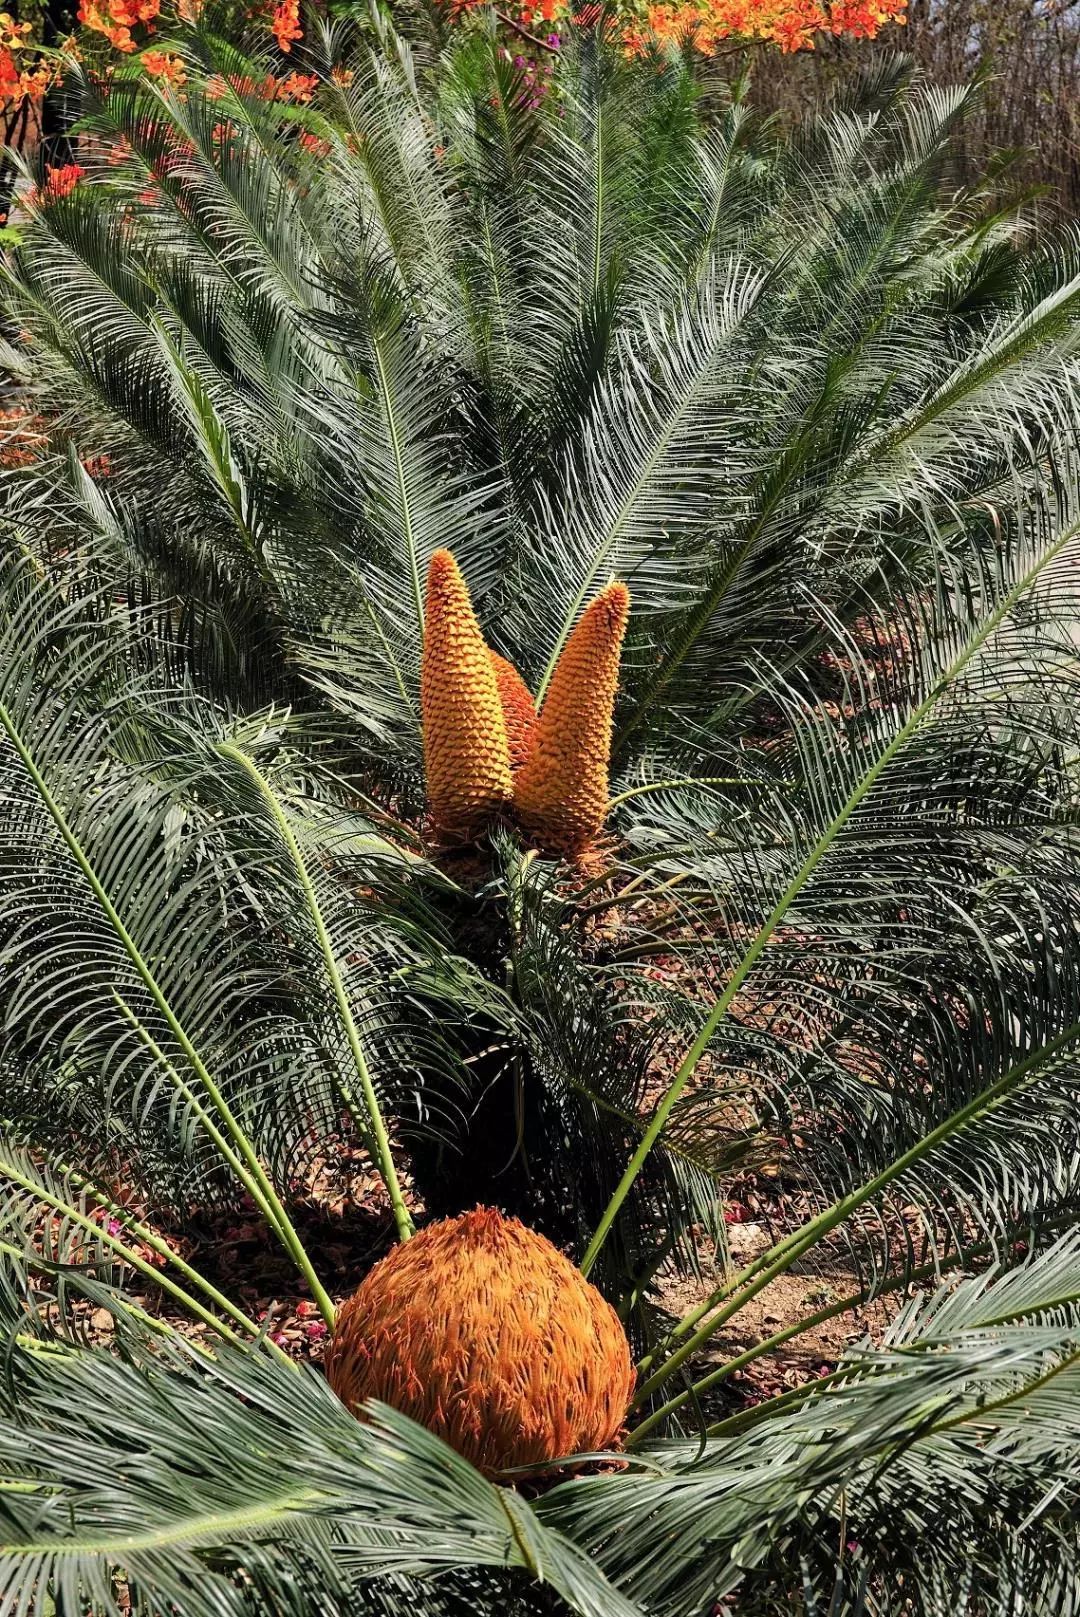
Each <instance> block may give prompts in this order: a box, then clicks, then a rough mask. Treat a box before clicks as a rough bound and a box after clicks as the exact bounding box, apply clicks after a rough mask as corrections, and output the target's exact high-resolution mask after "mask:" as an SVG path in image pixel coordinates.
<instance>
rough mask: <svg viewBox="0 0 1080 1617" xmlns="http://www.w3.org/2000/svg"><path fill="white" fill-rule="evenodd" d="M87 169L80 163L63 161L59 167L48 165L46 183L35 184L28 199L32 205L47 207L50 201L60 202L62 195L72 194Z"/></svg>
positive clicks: (28, 194)
mask: <svg viewBox="0 0 1080 1617" xmlns="http://www.w3.org/2000/svg"><path fill="white" fill-rule="evenodd" d="M85 175H86V170H85V169H84V168H83V167H82V165H81V164H80V163H63V164H61V166H60V167H59V168H52V167H47V168H46V170H45V183H44V184H43V185H40V186H38V185H35V186H34V187H33V189H32V190H31V191H29V192H27V197H26V200H27V201H28V202H29V203H30V204H31V205H35V204H36V205H37V206H38V207H45V206H47V204H48V203H50V202H58V201H59V200H60V198H61V197H66V196H70V195H71V193H72V191H74V189H75V187H76V186H77V185H78V183H79V181H80V180H81V179H83V178H85Z"/></svg>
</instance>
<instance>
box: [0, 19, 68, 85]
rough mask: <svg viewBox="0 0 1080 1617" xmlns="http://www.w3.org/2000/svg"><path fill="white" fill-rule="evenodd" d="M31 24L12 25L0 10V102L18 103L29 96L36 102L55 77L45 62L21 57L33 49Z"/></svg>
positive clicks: (13, 23)
mask: <svg viewBox="0 0 1080 1617" xmlns="http://www.w3.org/2000/svg"><path fill="white" fill-rule="evenodd" d="M32 31H33V25H32V24H31V23H28V22H16V21H15V19H14V17H12V16H11V14H10V13H9V12H7V11H0V101H21V100H22V99H23V97H24V96H30V97H31V99H32V100H35V101H38V100H40V99H41V97H42V96H43V95H44V94H45V92H46V90H47V89H48V88H49V86H50V85H51V84H52V82H53V80H54V79H55V78H56V76H57V70H56V68H55V67H54V66H53V65H51V64H50V63H48V62H42V61H35V60H34V59H33V57H32V56H31V57H30V59H29V62H27V61H26V60H25V59H24V58H25V57H26V55H27V53H29V52H32V51H33V50H34V46H33V43H32V42H31V39H30V34H31V33H32Z"/></svg>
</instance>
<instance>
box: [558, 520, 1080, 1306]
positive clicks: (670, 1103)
mask: <svg viewBox="0 0 1080 1617" xmlns="http://www.w3.org/2000/svg"><path fill="white" fill-rule="evenodd" d="M1078 532H1080V524H1073V525H1071V526H1070V527H1069V528H1067V529H1066V530H1065V532H1064V533H1063V534H1061V536H1060V537H1059V538H1058V539H1057V540H1055V542H1054V543H1053V544H1052V545H1049V546H1047V548H1046V549H1045V550H1044V551H1043V553H1042V555H1041V556H1039V557H1038V559H1037V560H1036V561H1034V562H1033V563H1032V565H1031V566H1030V567H1029V568H1028V569H1027V570H1026V571H1025V572H1024V573H1023V574H1022V576H1021V577H1020V578H1019V579H1018V580H1017V581H1016V583H1015V584H1014V585H1013V587H1012V589H1010V590H1007V591H1006V592H1005V594H1004V595H1003V596H1002V598H1001V600H1000V601H999V602H998V603H997V605H996V607H995V608H994V610H993V611H992V612H990V613H988V614H987V616H986V617H985V618H984V619H983V621H982V622H981V623H980V624H979V625H978V628H977V629H976V630H975V632H974V633H972V634H971V635H970V636H969V638H968V640H967V642H966V644H965V645H964V646H963V647H962V649H961V650H960V651H959V652H958V653H957V655H956V657H955V658H954V659H953V661H952V662H951V663H950V664H949V666H948V667H947V668H946V669H945V670H944V672H943V673H942V674H941V676H940V678H939V679H937V680H936V681H935V682H934V684H933V685H932V686H931V688H930V690H929V691H927V693H926V695H925V696H924V697H923V699H922V701H921V702H919V703H918V704H917V705H916V706H915V707H914V708H913V709H912V711H911V712H910V713H909V714H908V717H907V718H906V719H905V721H904V723H903V724H902V725H901V726H900V728H899V729H898V730H897V732H896V734H895V735H894V736H893V738H892V740H891V741H890V742H889V744H888V746H886V747H884V748H883V749H882V751H881V752H880V753H879V754H878V756H877V758H876V759H875V760H874V762H873V764H872V765H871V766H870V768H869V769H868V770H866V771H865V773H864V774H863V775H862V777H861V778H860V780H859V781H858V782H857V784H856V786H855V787H854V789H853V790H852V791H851V792H850V793H849V794H848V796H847V798H846V799H845V801H844V803H843V804H842V805H841V807H840V809H839V811H838V812H837V814H836V815H835V816H834V817H833V819H832V820H831V821H830V822H829V824H828V825H827V826H826V828H825V830H824V831H823V832H822V834H821V835H820V836H819V837H818V839H817V841H816V842H815V843H814V845H813V847H812V848H811V849H810V851H809V852H808V853H807V855H806V858H805V859H804V860H803V862H802V864H801V865H800V866H799V869H798V870H797V871H796V873H795V875H794V876H793V877H792V879H791V881H790V882H789V883H788V886H787V888H786V889H785V890H784V892H783V893H782V894H781V896H780V898H779V899H778V901H777V903H776V904H775V906H774V907H773V909H772V911H771V913H770V914H769V915H768V917H767V918H766V920H765V921H764V922H763V924H762V926H761V928H760V929H759V931H758V933H757V936H756V937H755V938H754V940H753V942H752V943H751V945H750V947H749V949H748V950H747V951H746V953H745V954H744V955H743V957H742V959H741V960H740V962H739V964H738V966H737V967H736V968H735V971H734V972H733V973H732V975H731V978H730V979H729V981H728V984H727V987H726V988H725V989H724V991H723V993H722V994H721V996H720V998H719V999H718V1000H717V1001H716V1003H715V1004H714V1006H713V1008H712V1010H711V1011H710V1012H709V1015H708V1016H707V1017H706V1019H705V1022H704V1024H703V1025H702V1028H701V1031H700V1032H699V1034H698V1036H697V1038H696V1039H695V1040H694V1042H693V1044H692V1045H691V1047H690V1049H689V1050H688V1051H687V1053H686V1056H685V1057H684V1059H683V1061H682V1063H681V1065H680V1066H679V1069H678V1071H677V1072H676V1074H675V1077H674V1079H673V1080H672V1082H671V1085H670V1087H669V1089H668V1091H667V1094H666V1095H665V1096H664V1098H663V1099H662V1100H661V1101H660V1103H659V1105H658V1106H657V1108H656V1110H655V1112H654V1113H653V1116H652V1120H651V1122H650V1123H649V1127H648V1128H647V1130H646V1131H645V1134H644V1136H643V1137H642V1140H641V1143H640V1145H639V1146H638V1148H637V1150H636V1151H635V1152H634V1155H633V1157H632V1158H631V1160H630V1163H629V1165H628V1166H627V1169H626V1172H625V1173H624V1174H623V1176H622V1179H621V1180H620V1182H619V1184H618V1186H617V1188H616V1190H615V1193H614V1195H613V1196H612V1198H611V1200H610V1202H609V1203H608V1205H607V1207H606V1209H605V1210H604V1214H603V1217H602V1218H601V1220H600V1223H599V1226H598V1227H597V1230H596V1233H595V1235H594V1236H593V1238H592V1240H591V1241H590V1242H589V1245H588V1248H587V1249H586V1252H585V1256H584V1258H583V1259H582V1263H581V1271H582V1273H583V1274H586V1275H587V1274H588V1273H589V1271H590V1269H591V1268H592V1266H593V1264H594V1263H595V1262H596V1259H597V1257H598V1256H599V1254H600V1250H601V1248H602V1247H603V1244H604V1241H605V1240H606V1239H607V1235H608V1232H609V1230H610V1229H611V1226H612V1224H613V1223H614V1222H615V1219H616V1217H617V1216H618V1213H619V1209H620V1208H621V1207H622V1204H623V1202H624V1201H625V1200H626V1198H627V1196H628V1195H629V1194H630V1191H631V1189H632V1188H633V1185H634V1181H635V1180H636V1179H637V1176H638V1174H639V1173H640V1171H641V1166H642V1164H643V1163H644V1161H645V1158H646V1157H647V1156H648V1154H649V1152H650V1151H651V1150H652V1148H653V1146H654V1145H655V1143H656V1141H657V1139H658V1138H659V1136H660V1134H661V1132H662V1131H663V1129H664V1126H665V1124H666V1123H667V1120H668V1118H669V1116H670V1115H671V1112H672V1109H673V1107H674V1106H675V1104H676V1102H677V1101H678V1099H679V1096H680V1095H681V1094H682V1092H683V1090H684V1089H685V1088H686V1085H687V1084H688V1083H689V1081H690V1078H691V1077H692V1076H693V1073H694V1070H695V1068H696V1067H697V1064H698V1062H699V1061H700V1060H701V1057H702V1056H703V1055H704V1053H705V1051H706V1049H707V1048H708V1046H709V1044H710V1042H711V1040H712V1037H713V1034H714V1033H715V1032H716V1029H717V1028H718V1027H719V1025H720V1023H721V1022H722V1021H723V1019H724V1017H725V1016H726V1015H727V1012H728V1010H729V1009H730V1006H731V1004H732V1001H733V1000H734V999H735V996H736V995H737V994H738V992H739V990H740V989H741V987H742V985H743V983H744V982H745V981H746V979H747V977H748V976H749V975H750V973H751V971H752V970H753V969H754V967H755V966H756V964H757V962H758V960H759V958H760V957H761V955H762V954H763V952H764V950H765V948H766V946H767V945H768V943H769V942H770V941H771V939H772V938H773V936H774V934H775V932H776V930H777V928H778V927H779V926H780V925H781V923H782V922H783V920H784V919H785V917H786V916H787V913H788V911H789V910H790V909H791V906H792V905H793V904H794V902H795V900H796V899H797V898H798V896H799V894H800V893H801V892H802V890H803V888H804V887H805V886H806V884H807V883H808V882H809V881H810V879H811V877H812V876H813V875H814V874H815V872H816V871H817V868H818V866H819V865H820V864H821V862H822V860H823V859H824V858H825V856H826V855H827V854H828V852H829V851H830V849H831V848H832V846H833V844H834V842H835V841H836V839H837V837H838V836H839V835H840V833H841V831H842V830H843V829H844V827H845V826H846V825H847V823H848V821H849V820H850V819H851V817H852V815H853V814H854V813H855V812H856V810H857V809H858V808H859V807H860V805H861V804H862V803H863V802H864V800H865V799H866V798H867V797H868V796H869V794H870V792H872V791H873V789H874V787H875V786H876V785H877V783H878V780H879V779H880V778H881V776H882V774H883V773H884V772H885V770H886V769H887V768H888V767H889V765H890V764H891V763H892V761H893V759H894V758H895V757H896V756H897V754H898V753H899V752H900V751H901V749H902V748H903V747H904V746H905V745H906V744H907V742H908V741H909V740H910V738H911V737H912V736H913V735H914V733H915V731H916V730H917V729H918V728H919V726H920V725H921V724H922V722H923V720H924V719H925V718H926V716H927V714H929V713H930V712H931V711H932V710H933V708H934V707H935V706H936V704H937V702H938V701H939V700H940V699H941V697H942V696H943V695H944V693H945V692H946V691H947V690H949V689H950V688H951V687H952V685H953V684H954V683H955V681H956V680H957V679H958V678H959V676H960V675H961V674H962V673H963V671H964V670H965V668H966V667H967V665H968V664H969V663H970V662H971V660H972V658H973V657H974V656H975V655H976V653H977V652H978V651H979V650H980V649H981V647H982V646H983V645H985V643H986V641H987V640H988V639H989V638H990V636H991V635H992V634H993V633H994V632H995V630H997V629H998V628H999V627H1000V625H1001V624H1002V622H1003V621H1004V620H1005V618H1006V617H1007V616H1008V614H1009V612H1011V611H1012V609H1013V607H1014V606H1015V605H1016V603H1017V601H1019V600H1020V598H1021V597H1022V596H1023V595H1024V594H1025V593H1026V592H1027V590H1028V589H1029V588H1030V587H1031V585H1032V584H1033V583H1034V582H1035V580H1036V579H1037V578H1038V577H1039V575H1040V574H1041V573H1042V572H1043V571H1044V570H1045V568H1046V567H1048V566H1049V565H1050V563H1051V562H1052V561H1053V560H1054V559H1055V558H1056V557H1057V556H1059V555H1060V554H1061V552H1062V551H1063V550H1064V549H1065V547H1066V546H1067V545H1069V544H1071V543H1072V541H1073V540H1074V539H1075V538H1076V535H1077V533H1078Z"/></svg>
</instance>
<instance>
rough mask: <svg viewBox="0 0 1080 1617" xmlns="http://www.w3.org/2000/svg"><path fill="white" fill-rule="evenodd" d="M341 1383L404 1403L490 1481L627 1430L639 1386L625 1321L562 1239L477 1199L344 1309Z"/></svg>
mask: <svg viewBox="0 0 1080 1617" xmlns="http://www.w3.org/2000/svg"><path fill="white" fill-rule="evenodd" d="M326 1371H327V1376H328V1379H329V1381H330V1385H331V1387H332V1388H333V1390H334V1391H335V1392H336V1393H337V1395H338V1397H339V1398H340V1399H341V1400H342V1402H343V1403H345V1404H346V1405H347V1406H348V1407H349V1408H350V1409H352V1410H353V1411H354V1412H356V1413H360V1411H361V1409H362V1406H363V1404H364V1403H365V1402H366V1401H367V1400H368V1399H378V1400H380V1401H381V1402H383V1403H386V1404H390V1405H391V1406H392V1407H393V1408H395V1409H399V1410H401V1411H402V1412H403V1413H404V1414H406V1415H409V1416H411V1417H412V1419H413V1420H415V1421H418V1422H419V1423H420V1424H421V1425H423V1426H426V1427H427V1428H428V1429H429V1430H430V1431H433V1432H435V1433H437V1434H438V1436H440V1437H442V1438H443V1439H444V1440H445V1441H446V1442H447V1443H449V1444H450V1446H451V1447H452V1448H454V1449H456V1450H457V1451H458V1453H459V1454H463V1455H464V1456H465V1457H466V1459H468V1460H471V1461H472V1463H473V1464H474V1465H475V1466H476V1467H477V1468H478V1469H479V1470H481V1471H483V1472H484V1473H485V1475H487V1476H491V1477H495V1476H500V1475H504V1474H506V1473H508V1472H514V1473H515V1474H517V1475H518V1476H520V1475H521V1474H522V1473H528V1472H536V1471H541V1470H546V1469H548V1468H549V1467H550V1466H551V1465H552V1464H554V1463H555V1462H557V1461H559V1460H562V1459H564V1458H566V1457H567V1456H569V1455H573V1454H579V1453H591V1452H594V1451H596V1450H600V1449H608V1448H610V1447H611V1446H612V1445H614V1444H615V1443H616V1442H617V1441H618V1440H619V1437H620V1434H621V1432H622V1428H623V1423H624V1421H625V1419H626V1412H627V1409H628V1408H629V1404H630V1398H631V1394H632V1392H633V1386H634V1370H633V1365H632V1362H631V1356H630V1346H629V1343H628V1341H627V1338H626V1333H625V1331H624V1330H623V1327H622V1325H621V1323H620V1321H619V1318H618V1315H617V1314H616V1313H615V1310H614V1309H613V1308H612V1307H611V1305H610V1303H608V1302H607V1301H606V1299H605V1298H604V1297H602V1296H601V1294H600V1292H598V1291H597V1289H596V1287H595V1286H593V1285H591V1284H590V1282H589V1281H588V1280H586V1279H585V1277H584V1276H583V1275H582V1274H581V1273H580V1271H579V1270H578V1269H576V1268H575V1267H574V1265H573V1264H572V1263H571V1262H570V1260H569V1259H568V1258H567V1257H566V1256H565V1255H564V1254H563V1253H561V1252H560V1251H559V1250H558V1248H557V1247H555V1246H553V1245H552V1243H551V1242H550V1241H549V1240H547V1238H546V1237H545V1236H543V1235H540V1234H538V1233H537V1232H536V1231H535V1230H530V1229H529V1228H527V1226H525V1225H524V1224H522V1223H520V1222H519V1221H518V1220H517V1219H515V1218H507V1217H505V1216H504V1215H503V1214H502V1213H499V1212H497V1211H495V1210H494V1209H493V1208H488V1207H477V1208H475V1209H474V1210H473V1211H472V1212H470V1213H463V1214H461V1215H460V1216H459V1217H457V1218H449V1219H443V1220H440V1221H439V1222H438V1223H436V1224H431V1225H429V1226H428V1227H427V1228H426V1229H423V1230H420V1231H419V1232H418V1234H416V1235H415V1236H414V1237H413V1238H412V1240H410V1241H407V1242H405V1243H404V1244H403V1245H400V1246H397V1247H395V1248H394V1249H393V1251H391V1252H390V1253H389V1254H388V1256H387V1257H385V1258H384V1259H383V1260H382V1261H381V1262H380V1263H378V1264H376V1266H375V1267H374V1268H373V1269H372V1270H371V1272H370V1274H368V1275H367V1277H366V1278H365V1279H364V1281H363V1282H362V1283H361V1285H360V1286H359V1288H358V1289H357V1291H356V1292H355V1293H354V1295H353V1296H352V1297H351V1298H350V1299H349V1300H348V1302H346V1303H345V1304H343V1305H342V1307H341V1308H340V1309H339V1311H338V1317H337V1322H336V1324H335V1327H334V1334H333V1337H332V1339H331V1343H330V1348H329V1350H328V1353H327V1358H326Z"/></svg>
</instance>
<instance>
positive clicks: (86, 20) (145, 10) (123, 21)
mask: <svg viewBox="0 0 1080 1617" xmlns="http://www.w3.org/2000/svg"><path fill="white" fill-rule="evenodd" d="M160 10H161V0H81V3H80V5H79V21H80V22H81V23H82V25H83V27H84V28H89V29H90V30H91V31H92V32H93V33H96V34H104V35H105V38H106V39H107V40H108V41H109V43H110V44H111V45H113V46H114V47H115V49H116V50H118V51H124V52H125V53H127V54H130V53H131V52H132V51H134V50H136V49H137V48H138V47H137V44H136V41H135V38H134V36H133V34H132V29H133V28H137V27H139V26H140V25H141V26H143V27H145V28H146V29H147V31H148V32H149V33H153V31H154V28H153V24H154V19H155V17H157V15H158V13H159V12H160Z"/></svg>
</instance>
